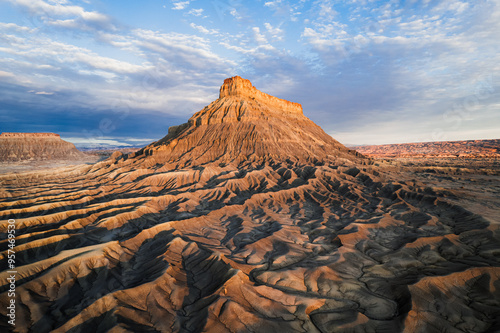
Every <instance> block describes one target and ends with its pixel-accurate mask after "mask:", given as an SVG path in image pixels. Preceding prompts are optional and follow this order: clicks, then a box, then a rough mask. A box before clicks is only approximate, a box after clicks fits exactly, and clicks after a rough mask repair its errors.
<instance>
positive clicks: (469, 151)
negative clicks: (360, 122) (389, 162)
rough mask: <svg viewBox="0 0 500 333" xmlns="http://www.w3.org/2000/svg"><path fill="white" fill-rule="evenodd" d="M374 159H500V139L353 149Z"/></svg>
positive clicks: (373, 146)
mask: <svg viewBox="0 0 500 333" xmlns="http://www.w3.org/2000/svg"><path fill="white" fill-rule="evenodd" d="M351 149H355V150H356V151H358V152H360V153H362V154H363V155H366V156H369V157H373V158H392V157H468V158H475V157H477V158H484V157H494V158H499V157H500V139H496V140H462V141H438V142H416V143H400V144H387V145H372V146H359V147H351Z"/></svg>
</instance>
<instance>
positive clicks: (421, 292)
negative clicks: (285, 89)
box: [0, 78, 500, 332]
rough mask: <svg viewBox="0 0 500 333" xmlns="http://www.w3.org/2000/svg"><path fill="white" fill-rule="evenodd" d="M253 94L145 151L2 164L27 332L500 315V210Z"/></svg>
mask: <svg viewBox="0 0 500 333" xmlns="http://www.w3.org/2000/svg"><path fill="white" fill-rule="evenodd" d="M239 85H241V86H242V87H243V88H245V89H246V90H244V92H243V93H241V89H240V86H239ZM234 86H236V88H235V89H234ZM233 90H234V91H236V94H233V93H231V92H230V91H233ZM248 91H252V88H251V84H250V85H249V84H248V81H246V80H243V79H241V78H233V79H232V80H227V81H226V82H225V84H224V85H223V87H222V88H221V96H220V98H219V99H218V100H217V101H215V102H213V103H212V104H210V105H209V106H208V107H206V108H204V109H203V110H201V111H200V112H198V113H196V114H195V115H194V116H193V117H192V118H191V119H190V120H189V122H188V123H187V124H184V125H181V126H178V127H175V128H171V129H170V131H169V134H168V135H167V136H166V137H165V138H163V139H162V140H160V141H158V142H156V143H153V144H151V145H150V146H147V147H145V148H144V149H142V150H141V151H139V152H137V153H134V154H130V155H118V154H117V155H115V156H113V158H111V159H109V160H106V161H103V162H100V163H97V164H95V165H93V166H82V167H80V168H72V169H68V171H67V172H66V173H65V174H64V175H62V176H61V175H55V174H50V173H39V174H36V173H31V174H29V175H28V174H26V175H17V176H15V177H14V176H8V175H6V176H2V177H0V181H1V182H2V184H3V185H2V187H1V189H0V198H1V199H0V215H1V219H2V220H7V219H9V218H14V219H16V224H17V236H18V237H17V238H16V244H17V247H16V252H17V254H16V255H17V257H16V260H17V261H16V264H17V271H18V285H17V289H16V292H17V302H18V303H17V304H18V305H19V307H18V308H17V313H16V314H17V322H16V329H17V330H19V331H21V332H48V331H55V332H80V331H85V332H87V331H95V332H106V331H108V330H114V331H127V332H138V331H141V332H142V331H144V332H146V331H148V332H149V331H151V332H170V331H176V332H177V331H180V332H200V331H208V332H248V331H254V332H441V331H449V332H494V331H495V330H498V329H500V326H499V324H500V323H499V318H500V304H499V301H500V294H499V291H500V288H499V287H500V285H499V277H500V269H499V266H500V259H499V258H500V256H499V254H500V242H499V231H498V227H496V225H493V224H490V221H487V220H485V219H484V218H482V217H481V216H478V215H474V214H472V213H470V212H468V211H466V210H465V209H463V208H462V207H460V206H457V205H453V204H451V203H449V202H447V201H445V199H444V198H441V197H440V196H439V195H438V194H437V193H435V192H434V191H432V190H431V189H429V188H424V187H423V186H421V185H419V184H418V183H415V182H414V181H405V180H402V179H397V175H391V174H389V173H387V172H386V171H385V169H383V168H378V167H375V166H374V165H372V164H371V162H370V160H367V159H365V158H363V157H362V156H360V155H357V154H355V153H354V152H352V151H349V150H348V149H347V148H345V147H343V146H342V145H340V144H339V143H338V142H337V141H335V140H333V139H331V138H330V137H329V136H328V135H326V134H325V133H324V132H323V131H322V130H321V129H320V128H319V127H318V126H316V125H315V124H314V123H312V122H311V121H310V120H309V119H307V118H306V117H305V116H303V115H302V113H299V112H287V111H286V110H283V109H282V108H280V105H281V104H280V103H281V102H279V100H278V99H276V100H274V99H272V103H271V102H266V101H263V100H262V98H260V97H259V96H261V95H258V94H254V95H252V94H250V93H249V92H248ZM252 96H253V97H252ZM284 105H287V104H286V103H285V104H284ZM199 119H200V120H199ZM493 222H499V221H493ZM0 230H1V231H2V232H4V231H5V230H6V226H5V225H4V224H2V225H0ZM2 235H5V233H2ZM0 246H1V247H0V249H1V250H2V251H3V252H1V254H0V264H1V265H2V266H1V267H0V269H2V270H6V268H7V266H6V265H7V262H6V255H7V251H6V248H7V241H6V239H5V236H3V240H2V241H1V242H0ZM1 274H2V275H1V280H0V281H2V283H5V277H6V273H5V272H4V273H1ZM7 289H8V286H7V285H6V284H4V285H3V286H0V293H1V294H0V314H1V315H2V316H3V317H0V320H1V321H0V325H3V326H1V327H7V324H6V317H5V314H6V304H7V302H8V297H7V293H6V291H7Z"/></svg>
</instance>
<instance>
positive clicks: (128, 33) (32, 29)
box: [0, 0, 500, 146]
mask: <svg viewBox="0 0 500 333" xmlns="http://www.w3.org/2000/svg"><path fill="white" fill-rule="evenodd" d="M498 36H500V0H479V1H456V0H447V1H440V0H436V1H433V0H408V1H375V0H344V1H328V0H319V1H303V0H299V1H286V0H275V1H265V0H263V1H241V0H212V1H201V0H185V1H177V0H175V1H171V0H145V1H131V0H122V1H93V0H81V1H73V0H0V131H2V132H5V131H12V132H56V133H59V134H61V136H62V137H63V138H64V139H66V140H68V141H71V142H75V143H76V144H77V145H80V146H84V145H85V146H95V145H134V146H141V145H145V144H147V143H149V142H151V141H153V140H157V139H159V138H161V137H163V136H164V135H165V134H166V133H167V131H168V127H169V126H172V125H177V124H180V123H182V122H185V121H186V120H187V119H188V118H189V117H190V116H191V115H192V114H193V113H194V112H196V111H198V110H200V109H201V108H202V107H203V106H205V105H207V104H208V103H210V102H211V101H213V100H215V99H216V98H217V96H218V88H219V86H220V85H221V84H222V82H223V80H224V78H227V77H231V76H234V75H240V76H242V77H244V78H247V79H249V80H251V81H252V83H253V84H254V86H256V87H257V88H258V89H260V90H262V91H264V92H267V93H270V94H272V95H275V96H278V97H280V98H284V99H288V100H291V101H293V102H298V103H301V104H302V105H303V107H304V113H305V115H306V116H308V117H309V118H311V119H312V120H313V121H315V122H316V123H317V124H319V125H320V126H321V127H322V128H323V129H324V130H325V131H326V132H327V133H329V134H330V135H332V136H333V137H334V138H336V139H337V140H339V141H341V142H342V143H345V144H383V143H401V142H416V141H441V140H462V139H488V138H500V47H499V46H500V42H499V37H498Z"/></svg>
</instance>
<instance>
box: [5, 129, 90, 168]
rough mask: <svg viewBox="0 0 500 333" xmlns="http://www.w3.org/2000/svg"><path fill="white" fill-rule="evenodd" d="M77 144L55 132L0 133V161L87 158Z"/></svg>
mask: <svg viewBox="0 0 500 333" xmlns="http://www.w3.org/2000/svg"><path fill="white" fill-rule="evenodd" d="M86 156H87V155H85V154H84V153H82V152H81V151H79V150H78V149H76V147H75V145H74V144H72V143H70V142H67V141H64V140H62V139H61V137H60V136H59V134H55V133H10V132H4V133H2V134H0V162H22V161H44V160H61V159H76V158H85V157H86Z"/></svg>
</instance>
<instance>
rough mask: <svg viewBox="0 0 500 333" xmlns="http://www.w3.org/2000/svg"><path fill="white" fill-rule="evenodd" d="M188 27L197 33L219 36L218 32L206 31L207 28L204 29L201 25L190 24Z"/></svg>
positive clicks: (213, 30)
mask: <svg viewBox="0 0 500 333" xmlns="http://www.w3.org/2000/svg"><path fill="white" fill-rule="evenodd" d="M189 26H190V27H191V28H193V29H195V30H198V31H199V32H201V33H204V34H207V35H217V34H219V30H217V29H207V28H205V27H204V26H202V25H197V24H194V23H191V24H190V25H189Z"/></svg>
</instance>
